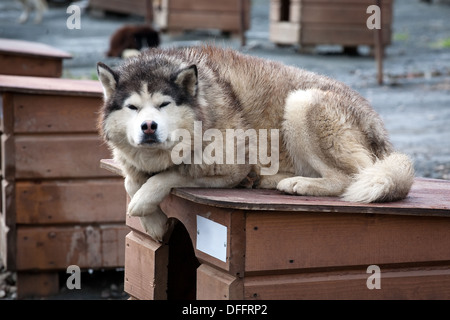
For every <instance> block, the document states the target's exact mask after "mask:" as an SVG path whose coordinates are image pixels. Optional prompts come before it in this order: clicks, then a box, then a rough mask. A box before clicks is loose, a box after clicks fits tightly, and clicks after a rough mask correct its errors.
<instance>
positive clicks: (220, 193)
mask: <svg viewBox="0 0 450 320" xmlns="http://www.w3.org/2000/svg"><path fill="white" fill-rule="evenodd" d="M172 193H174V194H175V195H177V196H179V197H182V198H185V199H188V200H190V201H193V202H197V203H202V204H207V205H213V206H218V207H223V208H233V209H243V210H268V211H277V210H279V211H307V212H349V213H351V212H353V213H369V214H372V213H377V214H383V213H385V214H395V215H424V216H444V217H450V181H447V180H439V179H424V178H416V179H415V181H414V184H413V187H412V189H411V191H410V193H409V195H408V197H407V198H406V199H404V200H402V201H396V202H387V203H370V204H360V203H353V202H345V201H342V200H339V199H338V198H334V197H310V196H291V195H286V194H283V193H281V192H279V191H276V190H262V189H196V188H177V189H174V190H173V191H172Z"/></svg>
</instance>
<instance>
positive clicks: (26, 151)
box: [15, 134, 113, 179]
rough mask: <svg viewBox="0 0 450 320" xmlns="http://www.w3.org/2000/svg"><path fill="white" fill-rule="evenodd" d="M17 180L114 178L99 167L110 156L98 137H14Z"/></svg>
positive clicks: (81, 135)
mask: <svg viewBox="0 0 450 320" xmlns="http://www.w3.org/2000/svg"><path fill="white" fill-rule="evenodd" d="M15 150H16V159H15V165H16V170H15V177H16V178H17V179H42V178H93V177H108V176H113V174H112V173H110V172H108V171H106V170H103V169H101V168H100V166H99V164H98V163H99V161H100V159H103V158H107V157H109V156H110V151H109V149H108V148H107V146H106V145H105V144H104V143H103V142H102V141H101V138H100V137H99V136H98V135H97V134H79V135H38V136H28V135H27V136H17V137H16V139H15Z"/></svg>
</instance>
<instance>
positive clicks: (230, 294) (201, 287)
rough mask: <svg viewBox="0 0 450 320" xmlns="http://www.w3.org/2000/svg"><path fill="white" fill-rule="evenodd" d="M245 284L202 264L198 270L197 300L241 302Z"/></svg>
mask: <svg viewBox="0 0 450 320" xmlns="http://www.w3.org/2000/svg"><path fill="white" fill-rule="evenodd" d="M243 297H244V295H243V282H242V280H241V279H238V278H236V277H233V276H231V275H230V274H228V273H225V272H223V271H220V270H218V269H215V268H213V267H210V266H208V265H206V264H202V265H201V266H200V267H198V269H197V300H241V299H243Z"/></svg>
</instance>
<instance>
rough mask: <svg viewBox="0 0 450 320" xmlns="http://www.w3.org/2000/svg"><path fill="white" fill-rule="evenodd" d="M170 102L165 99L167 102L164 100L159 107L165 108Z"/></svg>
mask: <svg viewBox="0 0 450 320" xmlns="http://www.w3.org/2000/svg"><path fill="white" fill-rule="evenodd" d="M169 104H170V102H169V101H165V102H163V103H161V104H160V105H159V108H160V109H161V108H164V107H166V106H168V105H169Z"/></svg>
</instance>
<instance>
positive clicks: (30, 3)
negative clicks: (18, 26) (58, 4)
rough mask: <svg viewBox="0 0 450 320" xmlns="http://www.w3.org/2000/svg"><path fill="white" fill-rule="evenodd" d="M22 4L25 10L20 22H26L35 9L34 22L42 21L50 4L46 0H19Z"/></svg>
mask: <svg viewBox="0 0 450 320" xmlns="http://www.w3.org/2000/svg"><path fill="white" fill-rule="evenodd" d="M19 1H20V3H21V4H22V7H23V10H22V14H21V15H20V17H19V22H20V23H25V22H27V21H28V18H29V16H30V12H32V11H33V10H34V11H35V12H36V13H35V18H34V23H36V24H37V23H41V22H42V18H43V16H44V12H45V11H46V10H47V8H48V5H47V1H46V0H19Z"/></svg>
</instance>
